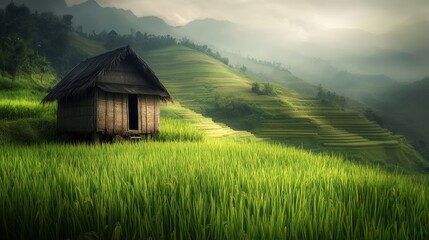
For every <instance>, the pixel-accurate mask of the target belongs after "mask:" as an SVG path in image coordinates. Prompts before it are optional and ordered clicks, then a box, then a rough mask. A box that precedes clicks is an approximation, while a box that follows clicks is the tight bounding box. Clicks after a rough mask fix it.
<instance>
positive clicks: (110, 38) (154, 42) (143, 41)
mask: <svg viewBox="0 0 429 240" xmlns="http://www.w3.org/2000/svg"><path fill="white" fill-rule="evenodd" d="M77 33H78V34H80V35H81V36H83V37H85V38H88V39H91V40H94V41H98V42H101V43H102V44H103V45H104V47H106V48H107V49H114V48H118V47H123V46H126V45H132V46H133V47H137V48H139V49H141V50H143V51H150V50H156V49H161V48H165V47H169V46H173V45H176V44H177V40H176V39H175V38H173V37H172V36H170V35H167V36H157V35H153V34H148V33H141V32H140V31H137V32H131V33H130V34H126V35H120V34H118V33H117V32H116V31H114V30H111V31H110V32H109V33H107V32H106V31H102V32H100V33H95V32H93V33H91V34H86V33H83V32H80V31H78V32H77Z"/></svg>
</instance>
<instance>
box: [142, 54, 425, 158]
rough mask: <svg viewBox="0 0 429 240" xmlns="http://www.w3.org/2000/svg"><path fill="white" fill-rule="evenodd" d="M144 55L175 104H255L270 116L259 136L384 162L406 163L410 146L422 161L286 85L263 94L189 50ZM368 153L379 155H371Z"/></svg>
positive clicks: (361, 120) (199, 108) (200, 107)
mask: <svg viewBox="0 0 429 240" xmlns="http://www.w3.org/2000/svg"><path fill="white" fill-rule="evenodd" d="M142 55H143V58H144V59H145V60H146V61H147V62H148V63H149V65H150V66H151V68H152V69H153V70H154V71H155V72H156V73H157V75H158V77H159V78H160V79H161V81H162V82H163V83H164V84H165V85H166V87H167V88H168V89H169V91H170V93H171V94H172V95H173V97H174V99H175V101H177V102H180V104H181V105H182V106H183V107H185V108H189V109H191V110H192V111H195V112H196V113H200V114H202V115H204V116H210V114H209V110H210V109H213V108H214V107H215V99H216V97H219V96H221V97H229V98H232V99H234V100H236V101H238V102H243V103H248V104H252V105H253V106H255V107H256V108H257V109H259V110H260V111H262V112H263V113H264V115H265V117H264V118H263V119H261V120H260V122H256V123H255V124H256V127H254V128H252V129H249V131H250V132H251V133H253V134H254V135H255V136H256V137H258V138H263V139H268V140H271V141H275V142H283V143H286V144H291V145H295V146H304V147H305V148H308V149H315V150H321V151H324V150H328V151H335V152H343V153H348V152H353V154H351V155H359V154H363V155H364V156H365V158H369V159H370V160H371V159H374V160H377V161H382V162H384V161H390V160H391V159H397V160H395V161H393V162H397V161H400V160H398V157H397V156H396V155H398V154H399V155H401V156H402V154H400V152H401V151H403V149H402V148H403V147H404V144H405V145H407V146H406V148H407V149H409V150H410V149H411V150H410V151H408V153H409V154H408V157H411V158H413V159H419V160H416V161H418V162H421V161H420V156H418V154H417V153H415V151H414V150H412V147H411V146H409V145H408V143H406V141H404V140H403V139H402V137H400V136H395V135H393V134H392V133H391V132H389V131H387V130H385V129H383V128H381V127H380V126H379V125H377V124H376V123H374V122H371V121H369V120H367V119H366V118H365V117H364V116H362V115H361V114H360V113H358V112H354V111H349V110H343V109H341V108H339V107H337V106H332V105H329V104H327V103H323V102H321V101H320V100H318V99H316V98H314V97H309V96H305V95H302V94H300V93H298V92H296V91H294V90H291V89H288V88H285V87H280V86H275V89H276V92H277V96H264V95H257V94H255V93H253V92H252V91H251V84H252V83H253V82H255V80H254V79H252V78H250V77H248V76H246V75H244V74H242V73H239V72H237V71H235V70H234V69H232V68H230V67H229V66H227V65H225V64H223V63H221V62H220V61H218V60H216V59H213V58H211V57H209V56H207V55H205V54H202V53H200V52H197V51H195V50H192V49H189V48H185V47H178V46H175V47H170V48H166V49H161V50H156V51H151V52H147V53H143V54H142ZM241 119H242V118H238V117H237V118H236V119H226V120H227V121H229V122H227V123H228V125H230V126H231V125H232V124H230V123H231V122H233V121H240V120H241ZM234 128H235V127H234ZM392 149H393V151H392ZM365 151H366V152H373V153H374V154H372V155H368V154H365ZM410 153H411V155H410ZM393 155H395V156H393ZM358 158H359V157H358ZM407 161H408V160H407ZM410 161H413V160H410Z"/></svg>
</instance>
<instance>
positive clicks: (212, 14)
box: [66, 0, 429, 35]
mask: <svg viewBox="0 0 429 240" xmlns="http://www.w3.org/2000/svg"><path fill="white" fill-rule="evenodd" d="M84 1H85V0H66V2H67V3H68V4H69V5H72V4H76V3H80V2H84ZM96 1H97V2H98V3H99V4H100V5H101V6H104V7H106V6H110V7H118V8H124V9H130V10H131V11H133V12H134V14H136V15H137V16H159V17H161V18H163V19H164V20H166V22H167V23H169V24H171V25H184V24H186V23H188V22H190V21H192V20H195V19H201V18H215V19H221V20H228V21H232V22H235V23H239V24H243V25H249V26H254V27H258V28H260V27H264V28H266V29H267V30H274V29H276V30H279V31H292V32H294V34H297V33H298V34H302V35H305V34H306V32H308V31H311V30H314V29H320V28H357V29H362V30H366V31H369V32H372V33H384V32H388V31H389V30H391V29H394V28H396V27H398V26H401V25H407V24H412V23H415V22H419V21H423V20H428V19H429V0H121V1H118V0H96Z"/></svg>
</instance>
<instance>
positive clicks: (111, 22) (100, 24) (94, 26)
mask: <svg viewBox="0 0 429 240" xmlns="http://www.w3.org/2000/svg"><path fill="white" fill-rule="evenodd" d="M66 12H67V13H68V14H71V15H73V16H74V19H73V22H74V25H75V26H76V27H77V26H82V29H83V31H84V32H92V31H95V32H101V31H104V30H105V31H107V32H109V31H110V30H115V31H116V32H117V33H119V34H129V33H130V32H131V29H133V30H135V31H141V32H147V33H152V34H158V35H167V34H172V32H173V27H171V26H169V25H168V24H166V23H165V22H164V20H162V19H160V18H158V17H140V18H139V17H137V16H136V15H134V14H133V13H132V12H131V11H130V10H124V9H118V8H110V7H106V8H103V7H101V6H100V5H99V4H98V3H97V2H96V1H95V0H89V1H87V2H84V3H82V4H78V5H74V6H71V7H69V8H68V9H67V10H66Z"/></svg>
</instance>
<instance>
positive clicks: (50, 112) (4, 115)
mask: <svg viewBox="0 0 429 240" xmlns="http://www.w3.org/2000/svg"><path fill="white" fill-rule="evenodd" d="M56 111H57V109H56V105H54V104H48V105H42V104H41V103H40V102H38V101H28V100H1V99H0V120H17V119H22V118H39V117H42V116H51V117H54V116H56Z"/></svg>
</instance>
